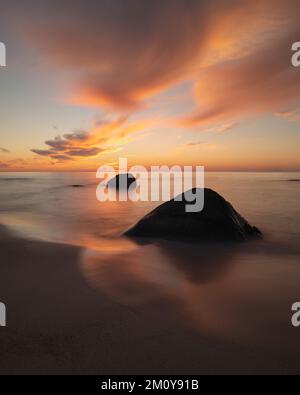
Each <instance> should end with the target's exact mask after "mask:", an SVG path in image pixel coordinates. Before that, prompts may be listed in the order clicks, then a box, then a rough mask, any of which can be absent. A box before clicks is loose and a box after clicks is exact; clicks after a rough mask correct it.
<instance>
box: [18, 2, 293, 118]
mask: <svg viewBox="0 0 300 395" xmlns="http://www.w3.org/2000/svg"><path fill="white" fill-rule="evenodd" d="M45 2H46V3H47V6H45ZM299 8H300V5H299V1H297V0H286V1H284V2H282V1H279V0H260V1H259V2H258V1H257V2H255V1H251V0H240V1H236V0H228V1H226V2H220V1H219V0H203V1H199V0H189V1H182V0H165V1H163V2H162V1H161V0H152V1H140V0H128V1H124V0H114V1H112V2H108V1H98V2H96V1H95V2H94V1H93V2H89V3H88V4H87V3H86V1H84V0H76V1H75V5H74V4H73V2H72V3H68V2H61V1H59V0H51V1H44V2H43V5H42V4H37V3H36V1H33V0H29V1H28V2H26V7H25V6H24V7H22V5H19V4H18V13H19V15H20V16H21V17H20V18H19V19H18V26H19V29H23V31H24V33H25V34H24V35H25V36H26V37H27V38H28V39H29V41H30V42H31V43H32V44H33V45H34V46H35V47H36V48H43V50H42V51H41V54H42V57H43V59H44V60H45V62H46V63H47V64H49V61H50V62H51V63H52V64H53V65H56V66H57V67H58V68H62V69H64V70H70V71H71V72H72V75H75V76H76V78H74V81H73V88H74V90H73V93H72V95H71V96H72V99H71V100H72V101H73V102H76V103H79V104H83V105H97V106H108V107H113V108H118V109H119V108H122V109H124V108H127V109H128V108H129V109H132V108H138V107H140V106H143V105H144V102H145V99H147V98H149V97H151V96H153V95H154V94H156V93H158V92H160V91H162V90H165V89H167V88H169V87H171V86H172V85H174V84H176V83H178V82H181V81H184V80H193V81H194V84H195V96H196V100H197V102H199V109H198V110H197V111H196V112H194V113H193V114H191V115H189V116H187V117H185V118H184V122H185V124H186V125H192V124H193V125H199V124H205V123H216V122H218V123H224V120H226V121H228V119H230V118H232V119H235V118H236V117H240V116H241V115H243V114H244V115H245V114H246V115H248V114H249V113H251V112H263V111H276V110H278V111H279V110H280V109H281V107H282V106H283V105H286V104H287V103H288V102H293V100H295V99H296V96H297V95H296V92H297V93H298V92H299V73H298V72H297V71H296V70H293V68H292V67H290V43H291V42H292V39H293V38H297V39H299V29H298V26H299V22H298V18H297V16H298V15H299ZM45 10H47V15H46V14H45ZM15 12H16V11H15ZM65 15H68V21H67V22H66V18H65ZM37 21H42V22H40V23H37ZM33 22H34V23H33ZM74 72H75V73H74Z"/></svg>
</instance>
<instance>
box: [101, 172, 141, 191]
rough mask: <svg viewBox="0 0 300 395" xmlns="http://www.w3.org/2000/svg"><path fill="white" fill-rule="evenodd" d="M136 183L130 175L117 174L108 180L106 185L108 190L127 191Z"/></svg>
mask: <svg viewBox="0 0 300 395" xmlns="http://www.w3.org/2000/svg"><path fill="white" fill-rule="evenodd" d="M135 182H136V178H135V177H134V176H133V175H132V174H130V173H121V174H117V175H116V176H115V177H113V178H112V179H110V180H109V181H108V183H107V186H108V188H115V189H117V190H118V189H126V186H127V189H128V188H129V187H130V185H131V184H133V183H135Z"/></svg>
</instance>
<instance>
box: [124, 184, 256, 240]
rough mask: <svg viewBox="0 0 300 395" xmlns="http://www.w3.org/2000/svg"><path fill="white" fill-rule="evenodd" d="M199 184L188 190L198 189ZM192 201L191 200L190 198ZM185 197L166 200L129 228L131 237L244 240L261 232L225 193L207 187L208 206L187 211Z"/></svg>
mask: <svg viewBox="0 0 300 395" xmlns="http://www.w3.org/2000/svg"><path fill="white" fill-rule="evenodd" d="M195 191H196V190H195V188H194V189H192V190H190V191H188V192H187V193H195ZM189 203H190V202H189ZM185 205H186V201H185V199H184V194H183V195H182V201H176V200H174V199H172V200H170V201H168V202H166V203H163V204H162V205H160V206H159V207H157V208H156V209H154V210H153V211H151V212H150V213H149V214H147V215H146V216H145V217H143V218H142V219H141V220H140V221H139V222H138V223H137V224H136V225H134V226H133V227H132V228H131V229H129V230H128V231H126V232H125V235H126V236H129V237H153V238H163V239H185V240H194V241H244V240H247V239H249V238H255V237H256V238H257V237H260V236H261V232H260V231H259V229H257V228H256V227H255V226H251V225H250V224H249V223H248V222H247V221H246V220H245V219H244V218H243V217H242V216H241V215H240V214H239V213H238V212H237V211H236V210H235V209H234V208H233V207H232V205H231V204H230V203H229V202H227V201H226V200H225V199H224V198H223V197H222V196H221V195H219V194H218V193H217V192H215V191H213V190H212V189H207V188H205V189H204V208H203V210H202V211H199V212H186V211H185Z"/></svg>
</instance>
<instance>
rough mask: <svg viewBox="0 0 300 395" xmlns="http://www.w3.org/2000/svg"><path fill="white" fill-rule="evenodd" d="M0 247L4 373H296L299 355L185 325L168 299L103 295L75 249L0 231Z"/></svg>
mask: <svg viewBox="0 0 300 395" xmlns="http://www.w3.org/2000/svg"><path fill="white" fill-rule="evenodd" d="M0 249H1V264H0V290H1V291H0V294H1V301H2V302H4V303H5V304H6V307H7V327H5V328H4V327H1V328H0V350H1V359H0V373H1V374H251V373H258V374H260V373H270V374H273V373H279V374H284V373H299V371H300V359H299V360H298V358H297V353H296V352H294V353H291V352H285V350H281V351H280V352H278V350H277V351H276V352H274V351H270V350H267V349H264V347H262V346H261V345H254V344H253V343H252V342H249V344H245V343H244V344H240V343H239V342H234V341H228V340H226V339H222V338H216V337H215V336H213V335H211V336H209V335H208V334H207V333H201V331H199V330H195V328H193V327H192V326H189V325H184V324H183V323H182V322H180V321H181V319H179V320H178V319H177V318H178V317H176V313H175V314H174V315H172V314H164V312H167V311H168V309H169V307H170V306H169V304H168V302H166V300H167V299H166V298H165V297H160V296H159V295H157V297H156V298H152V299H151V298H149V299H148V300H147V301H146V302H144V303H143V304H140V305H134V304H130V303H126V300H125V302H124V299H122V300H121V299H119V300H118V298H117V297H115V295H116V294H115V293H108V292H102V291H101V287H98V286H93V285H92V284H91V283H90V282H89V281H88V280H87V277H86V275H84V274H83V271H82V258H83V256H84V254H85V252H84V250H83V249H81V248H79V247H74V246H69V245H63V244H53V243H48V242H41V241H34V240H25V239H22V238H19V237H16V236H14V235H12V234H9V232H7V230H6V229H5V228H3V227H1V229H0ZM98 278H99V277H98ZM100 278H101V276H100ZM178 292H179V290H178ZM110 295H111V296H110ZM164 303H165V305H164ZM174 311H175V312H176V310H174ZM299 337H300V332H299ZM295 346H296V347H297V345H295ZM298 349H299V348H298Z"/></svg>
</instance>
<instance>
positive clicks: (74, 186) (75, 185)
mask: <svg viewBox="0 0 300 395" xmlns="http://www.w3.org/2000/svg"><path fill="white" fill-rule="evenodd" d="M71 187H72V188H83V187H84V185H80V184H73V185H71Z"/></svg>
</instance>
